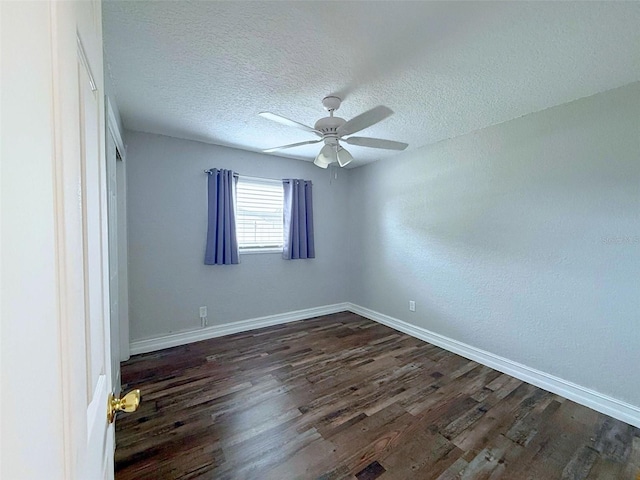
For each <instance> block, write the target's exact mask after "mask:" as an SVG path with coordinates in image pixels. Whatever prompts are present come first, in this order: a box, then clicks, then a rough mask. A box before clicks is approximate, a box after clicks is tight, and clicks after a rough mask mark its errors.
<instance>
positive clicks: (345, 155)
mask: <svg viewBox="0 0 640 480" xmlns="http://www.w3.org/2000/svg"><path fill="white" fill-rule="evenodd" d="M337 156H338V163H339V164H340V166H341V167H346V166H347V165H349V164H350V163H351V162H352V161H353V157H352V156H351V154H350V153H349V152H347V150H346V149H344V148H342V147H338V152H337Z"/></svg>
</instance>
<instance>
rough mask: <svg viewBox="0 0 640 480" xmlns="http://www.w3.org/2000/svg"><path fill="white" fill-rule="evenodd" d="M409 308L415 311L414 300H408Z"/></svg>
mask: <svg viewBox="0 0 640 480" xmlns="http://www.w3.org/2000/svg"><path fill="white" fill-rule="evenodd" d="M409 310H410V311H412V312H415V311H416V302H415V301H413V300H409Z"/></svg>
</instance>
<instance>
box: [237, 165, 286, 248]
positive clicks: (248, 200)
mask: <svg viewBox="0 0 640 480" xmlns="http://www.w3.org/2000/svg"><path fill="white" fill-rule="evenodd" d="M283 197H284V194H283V190H282V182H281V181H278V180H269V179H266V178H252V177H244V176H240V177H239V178H238V184H237V189H236V211H237V215H236V234H237V236H238V246H239V247H240V252H241V253H251V252H265V251H267V252H268V251H276V252H281V251H282V243H283V242H282V237H283V234H282V205H283V201H284V200H283Z"/></svg>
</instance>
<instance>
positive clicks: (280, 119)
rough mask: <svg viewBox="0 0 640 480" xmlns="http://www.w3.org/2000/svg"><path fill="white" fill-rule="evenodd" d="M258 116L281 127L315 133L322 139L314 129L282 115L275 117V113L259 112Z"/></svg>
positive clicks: (319, 133) (320, 134)
mask: <svg viewBox="0 0 640 480" xmlns="http://www.w3.org/2000/svg"><path fill="white" fill-rule="evenodd" d="M258 115H260V116H261V117H262V118H266V119H267V120H271V121H274V122H277V123H280V124H282V125H286V126H288V127H294V128H299V129H300V130H305V131H307V132H311V133H315V134H316V135H318V136H319V137H322V132H320V131H318V130H316V129H315V128H311V127H309V126H308V125H304V124H302V123H299V122H296V121H294V120H291V119H289V118H287V117H283V116H282V115H276V114H275V113H271V112H260V113H259V114H258Z"/></svg>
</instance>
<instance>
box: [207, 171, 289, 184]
mask: <svg viewBox="0 0 640 480" xmlns="http://www.w3.org/2000/svg"><path fill="white" fill-rule="evenodd" d="M212 170H215V169H214V168H209V169H208V170H205V171H204V173H206V174H207V175H209V174H211V173H213V172H212ZM233 176H234V177H240V176H242V177H244V178H250V179H252V180H272V181H274V182H288V181H289V179H288V178H266V177H251V176H249V175H240V174H239V173H236V172H234V173H233Z"/></svg>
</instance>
